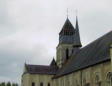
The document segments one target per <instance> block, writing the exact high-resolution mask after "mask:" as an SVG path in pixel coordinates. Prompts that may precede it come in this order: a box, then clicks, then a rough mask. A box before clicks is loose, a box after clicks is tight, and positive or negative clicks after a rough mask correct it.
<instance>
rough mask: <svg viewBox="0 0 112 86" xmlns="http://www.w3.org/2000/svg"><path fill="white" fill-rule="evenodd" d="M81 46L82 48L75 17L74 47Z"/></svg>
mask: <svg viewBox="0 0 112 86" xmlns="http://www.w3.org/2000/svg"><path fill="white" fill-rule="evenodd" d="M81 46H82V44H81V41H80V33H79V25H78V19H77V16H76V26H75V39H74V47H81Z"/></svg>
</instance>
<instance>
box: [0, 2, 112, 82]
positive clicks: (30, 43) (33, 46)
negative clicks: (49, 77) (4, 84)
mask: <svg viewBox="0 0 112 86" xmlns="http://www.w3.org/2000/svg"><path fill="white" fill-rule="evenodd" d="M67 8H68V9H69V19H70V21H71V23H72V24H73V25H74V26H75V21H76V12H75V10H76V9H77V10H78V21H79V27H80V36H81V41H82V44H83V46H85V45H87V44H88V43H90V42H92V41H93V40H95V39H97V38H98V37H100V36H102V35H104V34H105V33H107V32H109V31H111V29H112V0H0V81H12V82H18V83H20V80H21V75H22V71H23V67H24V63H25V61H26V63H29V64H43V65H48V64H49V63H50V61H51V60H52V58H53V57H56V54H55V52H56V46H57V44H58V33H59V31H60V30H61V28H62V26H63V24H64V22H65V20H66V15H67V13H66V10H67Z"/></svg>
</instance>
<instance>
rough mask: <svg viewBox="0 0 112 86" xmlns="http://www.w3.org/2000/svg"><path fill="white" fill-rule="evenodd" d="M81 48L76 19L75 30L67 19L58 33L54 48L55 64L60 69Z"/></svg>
mask: <svg viewBox="0 0 112 86" xmlns="http://www.w3.org/2000/svg"><path fill="white" fill-rule="evenodd" d="M81 46H82V45H81V42H80V35H79V26H78V20H77V17H76V26H75V28H74V27H73V25H72V24H71V22H70V20H69V19H68V17H67V19H66V21H65V24H64V25H63V27H62V29H61V31H60V33H59V44H58V46H57V48H56V49H57V50H56V63H57V65H58V67H62V66H63V64H64V63H66V62H67V61H68V59H69V58H70V55H71V54H73V53H74V51H75V50H76V49H79V48H80V47H81Z"/></svg>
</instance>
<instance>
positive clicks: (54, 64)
mask: <svg viewBox="0 0 112 86" xmlns="http://www.w3.org/2000/svg"><path fill="white" fill-rule="evenodd" d="M50 66H56V61H55V59H54V58H53V60H52V62H51V64H50Z"/></svg>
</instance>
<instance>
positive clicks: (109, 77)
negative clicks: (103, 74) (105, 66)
mask: <svg viewBox="0 0 112 86" xmlns="http://www.w3.org/2000/svg"><path fill="white" fill-rule="evenodd" d="M107 84H108V86H112V73H111V72H108V73H107Z"/></svg>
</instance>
